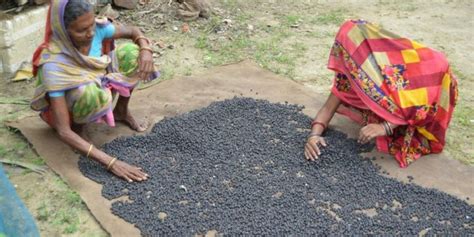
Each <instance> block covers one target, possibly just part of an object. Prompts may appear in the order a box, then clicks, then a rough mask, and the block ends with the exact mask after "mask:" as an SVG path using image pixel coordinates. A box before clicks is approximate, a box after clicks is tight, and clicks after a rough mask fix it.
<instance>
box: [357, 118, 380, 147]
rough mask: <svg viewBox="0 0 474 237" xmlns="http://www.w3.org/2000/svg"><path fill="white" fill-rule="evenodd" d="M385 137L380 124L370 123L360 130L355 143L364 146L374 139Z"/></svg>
mask: <svg viewBox="0 0 474 237" xmlns="http://www.w3.org/2000/svg"><path fill="white" fill-rule="evenodd" d="M385 135H386V134H385V129H384V127H383V125H382V124H378V123H371V124H368V125H367V126H365V127H363V128H361V129H360V132H359V139H358V140H357V142H358V143H362V144H365V143H367V142H369V141H370V140H372V139H374V138H376V137H379V136H385Z"/></svg>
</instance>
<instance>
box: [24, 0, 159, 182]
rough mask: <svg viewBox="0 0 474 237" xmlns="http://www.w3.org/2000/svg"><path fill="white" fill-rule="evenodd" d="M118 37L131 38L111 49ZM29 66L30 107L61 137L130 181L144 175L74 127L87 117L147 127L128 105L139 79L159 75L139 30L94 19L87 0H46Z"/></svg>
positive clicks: (92, 119) (145, 176) (144, 178)
mask: <svg viewBox="0 0 474 237" xmlns="http://www.w3.org/2000/svg"><path fill="white" fill-rule="evenodd" d="M119 38H124V39H131V40H133V42H134V44H132V43H127V44H123V45H120V46H118V47H117V48H115V50H112V49H113V47H114V45H113V39H119ZM33 66H34V74H35V76H36V79H37V83H36V91H35V95H34V98H33V100H32V103H31V107H32V109H34V110H37V111H40V116H41V118H42V119H43V120H44V121H46V122H47V123H48V124H49V125H50V126H51V127H52V128H54V129H55V130H56V131H57V133H58V135H59V137H60V139H61V140H62V141H64V142H65V143H67V144H69V145H70V146H72V147H73V148H74V149H76V150H78V151H80V152H82V153H83V154H84V155H86V157H88V158H91V159H95V160H96V161H98V162H100V163H102V164H103V165H104V166H105V167H106V168H107V170H109V171H111V172H112V173H114V174H115V175H117V176H119V177H121V178H123V179H125V180H127V181H129V182H133V181H143V180H146V179H147V177H148V174H146V173H144V172H143V171H142V170H141V168H138V167H135V166H133V165H129V164H127V163H125V162H122V161H120V160H118V159H117V158H114V157H111V156H109V155H107V154H106V153H104V152H102V151H100V150H99V149H97V148H96V147H94V145H93V144H92V143H89V142H88V141H86V140H85V139H83V138H82V137H81V136H80V133H79V131H80V130H81V129H80V128H81V127H82V125H84V124H87V123H91V122H105V123H107V124H108V125H110V126H114V125H115V121H122V122H124V123H126V124H128V125H129V126H130V127H131V128H132V129H134V130H136V131H139V132H141V131H144V130H145V129H146V127H145V126H143V125H141V124H139V123H137V121H136V120H135V119H134V117H133V116H132V115H131V113H130V111H129V109H128V102H129V99H130V95H131V92H132V91H133V88H134V87H135V86H136V85H137V83H138V82H139V80H140V79H143V80H151V79H154V78H156V77H157V76H158V73H157V72H155V71H154V64H153V55H152V50H151V48H150V47H149V41H148V39H147V38H146V37H144V36H143V34H142V33H141V32H140V30H139V29H138V28H136V27H127V26H118V25H113V24H111V23H110V22H109V21H108V20H106V19H96V18H95V16H94V12H93V7H92V5H91V4H89V3H88V1H87V0H55V1H51V5H50V8H49V13H48V18H47V24H46V33H45V40H44V42H43V44H41V45H40V46H39V47H38V49H37V50H36V52H35V54H34V56H33ZM117 95H118V99H117V104H116V106H115V108H113V101H114V97H115V96H117Z"/></svg>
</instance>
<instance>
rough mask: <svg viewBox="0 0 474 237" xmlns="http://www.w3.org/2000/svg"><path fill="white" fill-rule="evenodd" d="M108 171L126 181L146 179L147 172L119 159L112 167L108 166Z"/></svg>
mask: <svg viewBox="0 0 474 237" xmlns="http://www.w3.org/2000/svg"><path fill="white" fill-rule="evenodd" d="M110 171H111V172H112V173H113V174H115V175H117V176H118V177H120V178H122V179H125V180H126V181H128V182H133V181H145V180H147V179H148V174H147V173H145V172H143V171H142V168H139V167H136V166H133V165H129V164H127V163H125V162H123V161H120V160H117V161H116V162H115V163H114V164H113V165H112V167H110Z"/></svg>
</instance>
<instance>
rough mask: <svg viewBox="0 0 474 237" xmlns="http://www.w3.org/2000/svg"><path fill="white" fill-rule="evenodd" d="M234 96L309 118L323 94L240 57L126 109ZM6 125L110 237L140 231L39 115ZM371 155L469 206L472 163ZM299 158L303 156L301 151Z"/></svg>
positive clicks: (180, 106) (339, 125)
mask: <svg viewBox="0 0 474 237" xmlns="http://www.w3.org/2000/svg"><path fill="white" fill-rule="evenodd" d="M327 80H330V79H329V78H328V79H327ZM234 96H245V97H252V98H256V99H266V100H269V101H271V102H285V101H288V102H289V103H292V104H300V105H304V106H305V107H306V108H305V110H304V112H305V113H306V114H308V115H310V116H311V117H313V116H314V115H315V113H316V112H317V109H318V108H319V107H320V106H321V105H322V103H323V102H324V100H325V99H326V96H323V95H320V94H317V93H316V92H314V91H312V90H311V89H309V88H307V87H305V86H303V85H301V84H298V83H296V82H294V81H291V80H288V79H285V78H282V77H280V76H278V75H275V74H273V73H271V72H269V71H266V70H263V69H262V68H260V67H258V66H257V65H256V64H254V63H252V62H249V61H244V62H241V63H237V64H231V65H226V66H221V67H217V68H213V69H210V70H208V71H207V72H206V73H203V74H201V75H196V76H190V77H178V78H175V79H173V80H169V81H164V82H162V83H160V84H158V85H156V86H154V87H151V88H149V89H147V90H142V91H136V93H135V94H134V96H133V98H132V101H131V109H132V111H133V113H134V114H135V115H136V116H137V118H140V117H147V118H148V119H149V120H150V121H152V122H153V123H154V122H157V121H159V120H161V119H162V118H163V117H171V116H175V115H178V114H181V113H184V112H187V111H190V110H194V109H199V108H203V107H205V106H207V105H209V104H210V103H211V102H213V101H218V100H224V99H227V98H232V97H234ZM8 125H9V126H11V127H15V128H18V129H19V130H20V131H21V133H22V134H23V135H24V136H25V137H26V138H27V139H28V141H29V142H30V143H31V144H32V145H33V147H34V149H35V150H36V151H37V152H38V154H39V155H40V156H41V157H43V159H44V160H45V161H46V163H47V164H48V166H49V167H51V169H53V170H54V171H55V172H56V173H58V174H59V175H60V176H61V178H63V179H64V180H65V181H66V182H67V183H68V185H69V186H70V187H71V188H72V189H73V190H75V191H77V192H78V193H79V195H80V196H81V198H82V199H83V200H84V202H85V203H86V204H87V206H88V207H89V209H90V210H91V212H92V214H93V215H94V216H95V217H96V218H97V220H98V221H99V223H100V224H101V225H102V226H103V228H104V229H105V230H106V231H107V232H109V233H110V234H111V235H112V236H138V235H140V231H139V230H138V229H136V228H135V227H134V226H133V225H132V224H129V223H127V222H125V221H124V220H122V219H121V218H119V217H117V216H115V215H113V214H112V213H111V211H110V206H111V203H112V202H113V201H109V200H107V199H105V198H103V197H102V196H101V188H102V186H101V185H99V184H97V183H95V182H93V181H91V180H89V179H88V178H86V177H84V176H83V175H82V174H81V172H80V171H79V169H78V165H77V161H78V158H79V155H78V154H76V153H74V152H73V151H72V149H71V148H70V147H68V146H67V145H65V144H64V143H62V142H61V141H60V140H59V139H58V138H57V136H56V135H55V133H54V131H53V130H52V129H50V128H49V127H47V125H46V124H45V123H44V122H42V121H41V120H40V119H39V117H36V116H35V117H28V118H24V119H21V120H19V121H15V122H11V123H8ZM308 126H309V125H308ZM331 127H333V128H335V129H338V130H341V131H344V132H346V133H348V134H349V136H351V137H355V135H356V134H357V133H358V126H357V125H355V124H354V123H350V122H348V120H346V119H345V118H341V117H339V116H337V115H336V117H335V119H334V120H333V121H332V122H331ZM87 130H88V132H89V135H90V137H91V139H92V141H94V143H95V145H97V146H98V145H102V144H104V143H106V142H109V141H111V140H112V139H114V138H116V137H119V136H128V135H131V134H133V132H132V131H131V130H130V129H128V128H127V127H125V126H123V125H118V126H117V127H116V128H110V127H107V126H105V125H99V124H93V125H90V126H88V129H87ZM371 155H376V156H377V157H378V159H377V160H376V161H375V162H376V163H378V164H380V165H381V166H382V167H383V168H384V169H385V170H387V171H388V172H389V173H390V176H392V177H395V178H397V179H399V180H402V181H406V180H407V176H408V175H411V176H413V177H414V178H415V179H414V181H413V182H415V183H417V184H419V185H421V186H424V187H430V188H436V189H439V190H442V191H444V192H446V193H449V194H452V195H454V196H457V197H459V198H461V199H464V200H465V199H466V197H469V198H470V201H468V202H469V203H470V204H471V205H472V204H473V200H474V186H473V185H472V182H473V180H474V167H469V166H465V165H462V164H461V163H459V162H458V161H456V160H453V159H451V158H449V157H446V156H445V155H442V154H441V155H433V156H427V157H423V158H421V159H420V160H418V161H416V162H415V163H414V164H412V165H411V166H409V167H408V168H406V169H400V168H398V164H397V162H395V160H393V159H392V158H390V157H389V156H385V158H384V159H380V157H381V156H382V155H381V154H379V153H377V152H373V153H372V154H371ZM301 159H304V158H303V153H302V154H301ZM104 172H106V171H105V170H104Z"/></svg>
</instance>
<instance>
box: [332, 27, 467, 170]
mask: <svg viewBox="0 0 474 237" xmlns="http://www.w3.org/2000/svg"><path fill="white" fill-rule="evenodd" d="M328 68H329V69H331V70H334V71H335V72H336V76H335V79H334V84H333V89H332V93H334V94H335V95H336V96H337V97H338V98H340V99H341V100H342V102H343V104H344V105H345V106H341V107H340V109H339V110H338V112H340V113H342V114H344V115H347V116H349V117H350V118H352V119H354V120H356V121H357V122H360V123H361V124H367V123H374V122H381V121H382V120H385V121H388V122H391V123H393V124H397V125H399V127H397V128H396V129H395V131H394V135H393V136H390V137H387V136H385V137H379V138H377V140H376V143H377V147H378V149H379V150H380V151H383V152H389V153H391V154H393V155H394V156H395V158H396V160H397V161H398V162H399V164H400V166H401V167H407V166H408V164H410V163H411V162H413V161H414V160H416V159H418V158H419V157H420V156H421V155H426V154H430V153H439V152H441V151H442V150H443V147H444V145H445V136H446V131H447V128H448V125H449V122H450V120H451V117H452V114H453V110H454V107H455V105H456V101H457V95H458V91H457V80H456V78H455V77H454V75H453V74H452V73H451V70H450V69H449V65H448V62H447V60H446V58H445V57H444V55H443V54H442V53H440V52H437V51H435V50H433V49H430V48H428V47H426V46H424V45H421V44H420V43H418V42H416V41H413V40H409V39H406V38H403V37H400V36H398V35H396V34H394V33H391V32H389V31H386V30H384V29H382V28H381V27H379V26H377V25H375V24H371V23H368V22H366V21H361V20H359V21H347V22H345V23H344V24H343V25H342V26H341V28H340V30H339V32H338V34H337V36H336V41H335V43H334V45H333V47H332V50H331V55H330V58H329V63H328Z"/></svg>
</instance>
